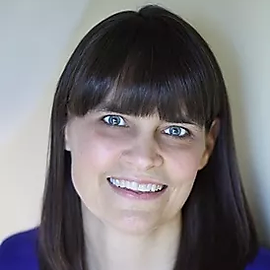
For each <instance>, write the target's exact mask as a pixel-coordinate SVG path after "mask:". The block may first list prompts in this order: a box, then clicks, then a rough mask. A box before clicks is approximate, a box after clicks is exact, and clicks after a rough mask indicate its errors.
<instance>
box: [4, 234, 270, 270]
mask: <svg viewBox="0 0 270 270" xmlns="http://www.w3.org/2000/svg"><path fill="white" fill-rule="evenodd" d="M36 240H37V229H33V230H29V231H25V232H21V233H18V234H15V235H13V236H10V237H9V238H7V239H6V240H5V241H4V242H3V243H2V245H1V246H0V270H38V269H39V267H38V259H37V252H36V243H37V241H36ZM228 270H229V269H228ZM245 270H270V251H269V250H267V249H264V248H261V249H260V250H259V252H258V254H257V257H256V258H255V260H254V261H253V262H252V263H251V264H249V265H248V266H247V267H246V269H245Z"/></svg>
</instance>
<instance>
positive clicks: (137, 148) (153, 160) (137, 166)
mask: <svg viewBox="0 0 270 270" xmlns="http://www.w3.org/2000/svg"><path fill="white" fill-rule="evenodd" d="M158 150H159V149H158V145H157V143H156V142H155V141H154V139H153V138H145V137H141V138H137V139H134V142H133V143H132V144H130V145H129V147H128V149H125V150H124V151H123V152H122V158H123V159H124V161H125V163H126V164H127V165H128V166H129V167H130V168H132V169H134V170H136V171H140V172H143V171H147V170H149V169H151V168H154V167H160V166H161V165H162V164H163V158H162V156H161V155H160V153H159V151H158Z"/></svg>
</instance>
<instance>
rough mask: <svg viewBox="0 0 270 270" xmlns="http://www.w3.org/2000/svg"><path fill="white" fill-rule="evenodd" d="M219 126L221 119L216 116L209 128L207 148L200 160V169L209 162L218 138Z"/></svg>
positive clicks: (206, 139) (206, 138)
mask: <svg viewBox="0 0 270 270" xmlns="http://www.w3.org/2000/svg"><path fill="white" fill-rule="evenodd" d="M219 128H220V121H219V119H218V118H216V119H215V120H214V121H213V122H212V125H211V127H210V129H209V131H208V132H207V133H206V137H205V150H204V152H203V155H202V159H201V162H200V167H199V170H201V169H203V168H204V167H205V166H206V164H207V163H208V160H209V158H210V156H211V154H212V152H213V150H214V147H215V143H216V139H217V137H218V134H219Z"/></svg>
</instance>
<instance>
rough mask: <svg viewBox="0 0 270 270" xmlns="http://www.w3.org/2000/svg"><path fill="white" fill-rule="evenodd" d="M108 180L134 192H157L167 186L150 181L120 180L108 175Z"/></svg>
mask: <svg viewBox="0 0 270 270" xmlns="http://www.w3.org/2000/svg"><path fill="white" fill-rule="evenodd" d="M108 181H109V182H110V183H111V184H112V185H114V186H116V187H118V188H123V189H127V190H132V191H135V192H142V193H154V192H159V191H161V190H163V189H165V188H166V187H167V186H166V185H159V184H151V183H145V184H139V183H137V182H134V181H128V180H122V179H121V180H120V179H117V178H113V177H108Z"/></svg>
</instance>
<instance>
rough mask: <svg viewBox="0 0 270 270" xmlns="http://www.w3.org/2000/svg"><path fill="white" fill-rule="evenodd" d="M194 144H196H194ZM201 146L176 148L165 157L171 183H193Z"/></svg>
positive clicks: (201, 149) (198, 163)
mask: <svg viewBox="0 0 270 270" xmlns="http://www.w3.org/2000/svg"><path fill="white" fill-rule="evenodd" d="M195 146H196V145H195ZM202 155H203V147H201V146H200V145H197V146H196V147H194V146H193V147H188V148H178V149H175V150H174V151H173V153H171V154H170V155H169V156H170V157H169V158H168V159H167V161H168V162H167V168H168V169H167V170H168V172H169V173H170V175H171V179H172V182H173V185H175V186H178V185H181V186H182V185H183V184H187V185H188V186H189V185H190V184H193V181H194V180H195V178H196V175H197V172H198V170H199V167H200V162H201V158H202Z"/></svg>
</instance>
